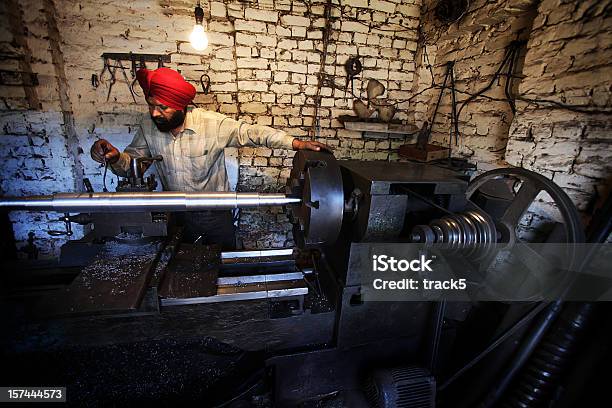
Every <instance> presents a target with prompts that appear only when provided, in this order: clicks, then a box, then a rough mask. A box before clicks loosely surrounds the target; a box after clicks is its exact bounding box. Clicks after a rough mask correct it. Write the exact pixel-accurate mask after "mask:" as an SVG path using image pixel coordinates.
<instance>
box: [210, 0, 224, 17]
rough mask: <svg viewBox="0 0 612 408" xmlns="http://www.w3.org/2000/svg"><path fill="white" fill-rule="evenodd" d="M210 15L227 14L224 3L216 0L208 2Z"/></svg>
mask: <svg viewBox="0 0 612 408" xmlns="http://www.w3.org/2000/svg"><path fill="white" fill-rule="evenodd" d="M210 15H211V16H213V17H225V16H226V15H227V8H226V7H225V4H223V3H221V2H218V1H213V2H212V3H210Z"/></svg>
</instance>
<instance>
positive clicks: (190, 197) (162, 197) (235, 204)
mask: <svg viewBox="0 0 612 408" xmlns="http://www.w3.org/2000/svg"><path fill="white" fill-rule="evenodd" d="M301 201H302V200H301V199H299V198H293V197H288V196H286V195H285V194H271V193H236V192H204V193H201V192H174V191H161V192H160V191H152V192H119V193H57V194H53V195H48V196H27V197H2V198H0V210H6V211H56V212H60V213H70V212H90V213H94V212H104V213H113V212H116V213H118V212H142V211H155V212H175V211H202V210H225V209H232V208H251V207H266V206H277V205H287V204H299V203H300V202H301Z"/></svg>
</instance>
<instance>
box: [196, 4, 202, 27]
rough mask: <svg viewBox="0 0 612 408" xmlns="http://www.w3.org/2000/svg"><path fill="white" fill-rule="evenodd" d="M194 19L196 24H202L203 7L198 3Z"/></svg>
mask: <svg viewBox="0 0 612 408" xmlns="http://www.w3.org/2000/svg"><path fill="white" fill-rule="evenodd" d="M195 19H196V24H199V25H202V22H203V21H204V9H203V8H202V7H200V6H199V5H198V6H196V8H195Z"/></svg>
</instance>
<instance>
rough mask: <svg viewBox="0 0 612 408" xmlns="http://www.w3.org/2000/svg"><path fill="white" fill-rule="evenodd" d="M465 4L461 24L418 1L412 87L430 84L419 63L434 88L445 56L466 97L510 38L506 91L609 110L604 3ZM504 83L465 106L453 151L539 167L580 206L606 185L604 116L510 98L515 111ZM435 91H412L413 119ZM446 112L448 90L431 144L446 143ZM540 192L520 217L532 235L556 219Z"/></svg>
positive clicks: (610, 124)
mask: <svg viewBox="0 0 612 408" xmlns="http://www.w3.org/2000/svg"><path fill="white" fill-rule="evenodd" d="M471 3H472V4H471V6H470V13H469V14H467V15H466V17H465V18H464V19H462V20H461V21H460V23H459V24H452V25H451V26H450V27H446V26H442V25H441V24H440V23H439V22H438V21H437V19H435V18H434V17H433V11H432V8H433V5H434V4H435V2H425V4H424V7H423V16H424V17H423V21H424V23H425V29H424V33H425V39H426V40H427V42H426V44H428V45H427V46H426V47H425V49H426V50H427V53H424V52H423V47H420V48H419V53H418V55H417V71H416V72H417V75H418V78H419V79H418V81H416V82H415V92H416V91H423V90H425V89H427V88H428V87H429V86H430V85H431V75H430V70H429V69H428V67H427V65H428V64H427V60H429V61H430V62H431V65H432V66H433V67H432V71H433V74H434V78H435V81H436V83H437V84H438V85H440V84H441V83H442V79H443V76H444V71H445V68H446V66H445V64H446V62H447V61H455V76H456V82H457V88H458V90H459V91H460V92H459V93H458V94H457V97H458V98H457V99H458V104H459V105H461V103H462V101H464V100H466V98H468V97H469V95H468V94H467V93H471V94H473V93H475V92H476V91H478V90H480V89H482V88H483V87H484V86H485V85H487V84H488V83H489V81H490V79H491V76H492V75H493V73H494V72H495V70H496V69H497V68H498V67H499V65H500V63H501V62H502V59H503V56H504V51H505V47H506V46H507V45H508V44H509V43H510V41H513V40H526V41H527V44H526V46H525V47H524V48H523V50H522V51H521V53H520V55H519V58H518V63H519V64H518V67H517V69H516V73H517V78H516V79H515V81H514V88H513V89H512V93H513V94H514V95H519V96H521V97H526V98H530V99H540V100H554V101H558V102H561V103H565V104H570V105H577V106H578V109H586V110H593V109H594V110H608V111H609V109H610V107H611V105H612V100H611V97H612V92H611V89H612V88H611V86H610V81H611V79H610V76H609V74H608V75H606V73H609V72H610V64H611V63H610V61H612V55H611V53H612V51H611V45H610V44H612V43H611V41H610V40H611V39H612V37H611V34H610V32H611V31H610V27H611V25H612V18H611V17H610V13H609V7H610V2H597V1H581V2H575V1H558V0H543V1H541V2H534V1H530V0H523V1H496V2H491V1H485V0H479V1H475V2H471ZM606 10H608V11H607V12H606ZM426 57H427V58H426ZM505 80H506V79H505V77H504V76H502V77H501V78H500V79H499V80H498V81H496V82H495V83H494V84H493V86H492V87H491V89H490V90H488V91H487V92H485V93H484V94H483V97H478V98H476V99H474V100H473V102H471V103H469V104H468V105H466V107H465V108H464V110H463V112H462V113H461V115H460V118H459V119H460V120H459V132H460V135H461V137H460V143H459V146H453V149H454V152H453V155H454V156H458V157H466V158H468V160H470V161H471V162H474V163H476V164H477V165H478V168H479V172H480V171H484V170H489V169H491V168H496V167H507V166H510V165H513V166H519V167H524V168H527V169H530V170H533V171H536V172H538V173H540V174H543V175H545V176H547V177H549V178H550V179H552V180H553V181H555V182H556V183H557V184H558V185H560V186H561V187H563V188H564V190H565V191H566V192H567V193H568V195H569V196H570V197H571V198H572V200H573V202H574V204H576V206H577V207H578V209H579V210H581V211H583V212H584V213H585V214H586V213H588V212H589V211H591V210H592V208H593V206H594V205H595V204H596V203H597V202H598V201H599V200H601V199H602V198H603V197H605V196H606V195H607V194H608V193H609V189H610V167H611V165H610V162H611V160H610V159H611V157H612V148H611V147H610V141H611V139H610V136H609V135H610V129H611V128H612V120H611V119H610V114H609V113H608V114H586V113H578V112H574V111H571V110H568V109H561V108H560V107H559V106H555V105H551V104H546V103H540V104H534V103H526V102H524V101H521V100H517V101H516V115H513V113H512V111H511V109H510V106H509V105H508V103H507V102H506V101H505V100H504V99H505V93H504V85H505ZM462 92H467V93H462ZM438 94H439V90H438V89H432V90H429V91H426V92H424V93H423V94H422V96H421V97H420V98H418V100H417V103H416V106H415V110H414V118H415V121H416V122H417V123H422V121H424V120H428V119H429V118H431V115H432V112H433V107H434V104H435V102H436V98H437V97H438ZM491 98H493V100H492V99H491ZM494 99H498V100H494ZM450 111H451V103H450V96H449V94H448V93H447V94H446V96H445V97H444V98H443V99H442V104H441V107H440V112H439V116H438V118H437V119H436V122H435V123H434V125H433V135H432V138H433V140H434V142H435V143H439V144H443V145H447V144H448V135H449V130H450ZM539 198H540V201H539V202H538V203H536V204H535V205H534V206H532V208H531V209H530V213H529V214H528V215H527V216H526V217H525V218H524V219H523V226H524V227H525V228H524V230H523V232H524V233H534V232H536V231H537V229H538V228H539V226H540V225H542V223H545V222H546V221H547V219H549V218H550V217H554V216H555V211H554V209H553V208H552V207H551V206H550V205H549V204H550V197H548V196H547V195H546V196H541V197H539ZM585 221H587V220H586V219H585Z"/></svg>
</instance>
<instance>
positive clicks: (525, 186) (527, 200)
mask: <svg viewBox="0 0 612 408" xmlns="http://www.w3.org/2000/svg"><path fill="white" fill-rule="evenodd" d="M492 184H496V185H497V186H496V187H497V188H499V187H500V186H501V187H502V188H505V192H506V193H508V195H507V197H508V204H507V206H506V208H505V209H504V211H503V213H501V214H499V215H498V216H493V219H494V221H495V223H496V227H497V230H498V231H499V233H500V237H499V239H498V242H500V243H510V244H512V243H514V242H516V241H517V240H518V239H517V228H518V227H519V225H520V222H521V219H522V218H523V216H524V214H525V212H526V211H527V210H528V209H529V207H530V206H531V205H532V204H533V203H534V201H535V200H536V198H537V197H538V195H539V194H540V193H541V192H543V191H544V192H546V193H548V195H549V196H550V198H551V199H552V200H553V202H554V204H555V205H556V208H557V210H558V211H559V213H560V215H561V218H562V220H560V221H562V222H561V223H560V224H561V225H562V228H563V234H557V237H558V239H559V241H558V242H560V243H580V242H584V239H585V238H584V230H583V227H582V224H581V222H580V215H579V214H578V210H576V207H575V206H574V203H573V202H572V200H571V199H570V198H569V197H568V196H567V194H566V193H565V192H564V191H563V190H562V189H561V188H560V187H559V186H557V185H556V184H555V183H554V182H552V181H551V180H549V179H547V178H546V177H544V176H542V175H540V174H538V173H534V172H533V171H530V170H525V169H522V168H503V169H496V170H491V171H488V172H486V173H483V174H481V175H480V176H478V177H476V178H475V179H474V180H472V182H471V183H470V185H469V186H468V189H467V192H466V195H467V198H468V200H470V201H474V200H475V199H476V196H477V195H478V194H479V193H480V192H481V191H482V190H484V189H486V187H489V186H491V185H492Z"/></svg>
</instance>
